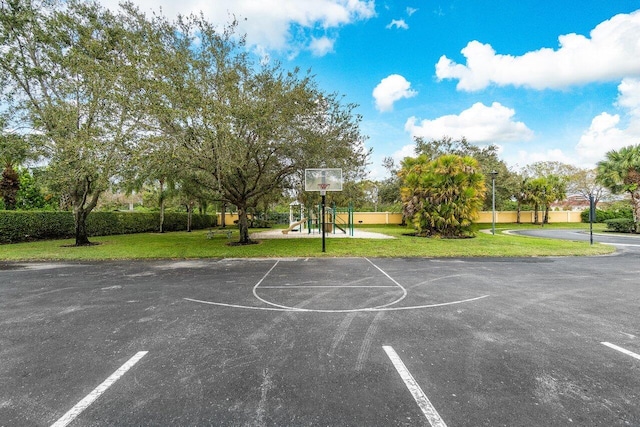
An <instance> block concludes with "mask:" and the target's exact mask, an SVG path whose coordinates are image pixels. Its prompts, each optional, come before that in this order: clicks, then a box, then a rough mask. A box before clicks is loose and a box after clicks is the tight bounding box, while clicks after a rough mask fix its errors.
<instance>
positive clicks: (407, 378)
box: [382, 345, 447, 427]
mask: <svg viewBox="0 0 640 427" xmlns="http://www.w3.org/2000/svg"><path fill="white" fill-rule="evenodd" d="M382 348H383V349H384V351H385V352H386V353H387V356H389V359H391V363H393V366H394V367H395V368H396V371H398V373H399V374H400V378H402V381H404V384H405V385H406V386H407V388H408V389H409V392H410V393H411V395H412V396H413V398H414V400H415V401H416V403H417V404H418V406H419V407H420V410H422V413H423V414H424V416H425V417H427V420H428V421H429V424H431V427H447V425H446V424H445V422H444V420H443V419H442V418H441V417H440V414H438V411H436V408H434V407H433V405H432V404H431V401H430V400H429V398H428V397H427V395H426V394H424V391H422V388H420V385H419V384H418V382H417V381H416V380H415V378H413V375H411V372H409V370H408V369H407V367H406V366H405V364H404V362H402V359H400V356H398V353H396V351H395V350H394V349H393V347H391V346H386V345H385V346H382Z"/></svg>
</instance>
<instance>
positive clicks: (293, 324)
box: [0, 252, 640, 427]
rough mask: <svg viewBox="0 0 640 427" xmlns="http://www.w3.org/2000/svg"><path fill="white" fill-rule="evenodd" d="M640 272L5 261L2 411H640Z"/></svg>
mask: <svg viewBox="0 0 640 427" xmlns="http://www.w3.org/2000/svg"><path fill="white" fill-rule="evenodd" d="M639 277H640V263H638V262H637V254H635V253H631V252H620V253H617V254H616V255H612V256H604V257H589V258H534V259H414V258H395V259H370V260H369V259H365V258H351V259H344V258H337V259H330V258H329V259H280V260H274V259H257V260H200V261H154V262H148V261H141V262H96V263H93V262H86V263H85V262H83V263H33V264H24V265H22V264H6V263H4V264H3V263H0V425H1V426H51V425H53V424H54V423H55V422H56V421H58V420H61V419H62V420H63V421H65V420H66V421H69V425H70V426H98V425H100V426H104V425H107V426H112V425H113V426H116V425H117V426H122V425H189V426H190V425H193V426H195V425H199V426H201V425H216V426H218V425H222V426H316V425H322V426H365V425H366V426H405V425H406V426H424V425H427V426H429V425H432V426H436V425H447V426H449V427H453V426H575V425H579V426H640V405H639V404H638V402H640V360H639V359H637V357H640V356H638V354H640V322H639V321H638V312H639V311H638V308H639V306H640V292H639V290H640V283H639V282H640V280H639ZM603 343H608V344H606V345H605V344H603ZM612 345H615V346H617V347H612ZM141 352H146V353H141ZM394 353H395V355H397V358H396V359H394V358H393V357H392V356H393V354H394ZM136 356H137V359H135V360H133V361H132V359H131V358H132V357H136ZM398 360H400V362H401V364H402V365H404V367H405V368H406V372H404V371H402V367H401V366H399V365H398V364H397V362H398ZM124 368H128V370H126V371H125V369H124ZM407 373H408V375H407ZM113 374H117V375H116V377H117V378H116V377H113V376H112V375H113ZM107 379H109V381H107V383H109V387H106V386H103V387H99V386H100V385H101V384H103V382H104V381H105V380H107ZM411 379H413V380H414V381H415V382H414V383H412V382H411ZM96 390H98V391H97V392H96ZM421 393H422V394H421ZM87 396H89V399H88V400H87V398H86V397H87ZM82 402H84V403H82ZM76 405H80V406H79V407H78V406H76ZM429 405H430V406H429ZM74 407H75V408H76V410H75V411H73V413H72V414H71V415H70V416H69V417H68V418H63V417H64V416H65V414H66V413H67V412H68V411H70V410H71V409H72V408H74ZM59 425H62V424H59Z"/></svg>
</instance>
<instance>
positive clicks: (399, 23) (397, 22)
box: [386, 19, 409, 30]
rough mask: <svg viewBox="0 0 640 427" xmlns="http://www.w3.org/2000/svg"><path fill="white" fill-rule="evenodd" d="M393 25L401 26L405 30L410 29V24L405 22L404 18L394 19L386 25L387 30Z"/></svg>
mask: <svg viewBox="0 0 640 427" xmlns="http://www.w3.org/2000/svg"><path fill="white" fill-rule="evenodd" d="M393 27H395V28H401V29H403V30H408V29H409V25H407V23H406V22H404V19H392V20H391V23H390V24H389V25H387V26H386V28H387V30H390V29H392V28H393Z"/></svg>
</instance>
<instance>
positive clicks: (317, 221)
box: [307, 203, 354, 237]
mask: <svg viewBox="0 0 640 427" xmlns="http://www.w3.org/2000/svg"><path fill="white" fill-rule="evenodd" d="M353 223H354V221H353V203H349V206H348V207H346V208H340V207H336V205H335V203H334V204H333V205H332V206H330V207H325V218H324V227H325V229H324V231H325V232H326V233H333V234H336V232H337V230H340V231H341V232H343V233H344V234H348V235H349V236H352V237H353V226H354V224H353ZM307 230H308V233H309V234H311V233H314V232H316V231H317V232H318V233H321V232H322V205H317V206H316V209H315V215H310V218H308V219H307Z"/></svg>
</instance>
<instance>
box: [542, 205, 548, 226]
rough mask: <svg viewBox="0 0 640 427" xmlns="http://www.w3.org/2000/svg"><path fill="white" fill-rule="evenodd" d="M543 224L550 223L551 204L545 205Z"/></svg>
mask: <svg viewBox="0 0 640 427" xmlns="http://www.w3.org/2000/svg"><path fill="white" fill-rule="evenodd" d="M542 223H543V224H549V206H548V205H545V207H544V218H543V219H542Z"/></svg>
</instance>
